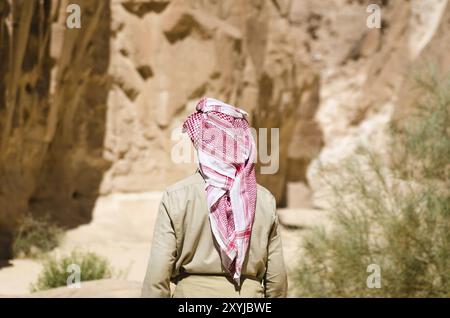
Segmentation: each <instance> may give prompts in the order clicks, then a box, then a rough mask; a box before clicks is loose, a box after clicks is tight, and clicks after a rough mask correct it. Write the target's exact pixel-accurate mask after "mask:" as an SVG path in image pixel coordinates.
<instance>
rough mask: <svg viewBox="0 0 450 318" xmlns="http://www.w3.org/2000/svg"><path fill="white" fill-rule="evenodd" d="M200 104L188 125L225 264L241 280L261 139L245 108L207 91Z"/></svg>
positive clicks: (253, 200)
mask: <svg viewBox="0 0 450 318" xmlns="http://www.w3.org/2000/svg"><path fill="white" fill-rule="evenodd" d="M196 109H197V112H196V113H194V114H192V115H190V116H189V117H188V118H187V119H186V121H185V122H184V124H183V131H185V132H187V133H188V135H189V137H190V138H191V140H192V142H193V144H194V146H195V148H196V149H197V153H198V160H199V166H200V171H201V173H202V175H203V178H204V179H205V182H206V189H205V190H206V200H207V203H208V208H209V212H210V213H209V219H210V223H211V229H212V232H213V235H214V238H215V239H216V241H217V243H218V245H219V247H220V252H221V259H222V264H223V265H224V267H225V268H226V270H227V271H228V272H229V273H230V274H231V276H232V277H233V279H234V280H235V281H236V282H237V283H238V284H240V277H241V272H242V264H243V262H244V259H245V256H246V253H247V250H248V247H249V242H250V235H251V231H252V225H253V219H254V217H255V208H256V177H255V160H254V159H255V153H256V147H255V143H254V141H253V136H252V134H251V131H250V126H249V124H248V121H247V119H246V118H245V117H246V115H247V113H246V112H244V111H243V110H241V109H238V108H236V107H233V106H231V105H228V104H226V103H224V102H221V101H219V100H216V99H213V98H207V97H204V98H202V99H201V100H200V101H199V102H198V104H197V107H196Z"/></svg>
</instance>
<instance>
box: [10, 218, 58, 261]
mask: <svg viewBox="0 0 450 318" xmlns="http://www.w3.org/2000/svg"><path fill="white" fill-rule="evenodd" d="M62 235H63V230H62V229H61V228H60V227H59V226H57V225H55V224H53V223H51V222H50V220H49V218H48V217H43V218H34V217H32V216H31V215H27V216H25V217H23V218H22V219H21V221H20V225H19V227H18V229H17V231H16V233H15V236H14V242H13V254H14V256H15V257H19V258H23V257H32V258H36V257H39V256H40V255H42V254H43V253H47V252H49V251H51V250H52V249H54V248H55V247H57V246H58V245H59V243H60V240H61V238H62Z"/></svg>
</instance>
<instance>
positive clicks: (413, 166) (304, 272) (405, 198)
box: [296, 72, 450, 297]
mask: <svg viewBox="0 0 450 318" xmlns="http://www.w3.org/2000/svg"><path fill="white" fill-rule="evenodd" d="M425 74H426V75H423V76H418V77H417V79H416V83H417V88H418V89H420V90H421V92H422V94H421V96H422V97H421V98H420V99H418V100H417V102H416V104H415V107H414V111H413V112H412V115H411V117H410V118H408V120H404V118H402V120H401V121H394V122H393V123H392V125H391V129H390V139H391V145H390V147H389V148H388V151H387V156H386V154H385V155H384V156H383V155H381V154H379V153H378V152H377V150H376V149H371V148H370V147H367V146H364V147H359V149H358V150H357V152H356V153H355V154H354V155H353V156H351V157H350V158H349V159H347V160H345V162H342V163H341V164H339V165H338V166H334V167H331V166H323V167H322V169H323V172H324V173H323V176H324V178H326V180H325V182H326V184H327V185H328V186H329V188H330V189H331V191H332V194H333V195H332V196H331V197H332V198H333V199H332V205H331V206H332V207H333V208H332V212H333V213H332V215H333V226H332V229H331V230H329V231H326V230H325V229H324V228H320V227H319V228H315V229H314V230H313V231H312V232H311V233H309V235H307V236H306V239H305V240H304V242H303V246H302V250H303V252H304V255H303V257H302V258H301V261H300V264H299V266H298V270H297V272H296V288H297V293H298V295H299V296H306V297H315V296H319V297H355V296H356V297H449V296H450V193H449V189H450V174H449V172H450V171H449V170H450V126H449V123H450V77H449V76H446V77H443V76H438V75H436V74H435V73H434V72H426V73H425ZM386 157H387V159H386ZM371 264H375V266H376V267H377V268H378V269H379V275H380V276H379V277H380V281H379V282H380V284H379V286H376V287H379V288H369V286H370V281H368V280H370V279H371V278H370V275H371V273H372V270H371V269H370V267H369V266H370V265H371Z"/></svg>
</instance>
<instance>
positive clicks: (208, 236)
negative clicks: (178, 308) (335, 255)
mask: <svg viewBox="0 0 450 318" xmlns="http://www.w3.org/2000/svg"><path fill="white" fill-rule="evenodd" d="M169 280H170V281H172V282H174V283H176V284H177V287H176V290H175V294H174V297H178V296H179V297H239V296H241V297H264V296H266V297H283V296H285V295H286V288H287V282H286V272H285V268H284V262H283V254H282V248H281V236H280V233H279V226H278V219H277V216H276V207H275V199H274V198H273V196H272V194H271V193H270V192H269V191H268V190H266V189H265V188H263V187H261V186H259V185H258V187H257V201H256V213H255V218H254V221H253V227H252V233H251V238H250V246H249V250H248V254H247V257H246V259H245V262H244V265H243V268H242V284H241V287H240V289H238V288H237V287H236V286H235V284H234V283H233V281H232V280H231V278H229V276H228V275H227V273H226V271H225V269H224V268H223V266H222V263H221V259H220V253H219V250H218V246H217V244H216V243H215V240H214V237H213V234H212V232H211V226H210V222H209V211H208V208H207V203H206V197H205V181H204V179H203V178H202V176H201V175H200V173H199V172H197V173H195V174H194V175H192V176H190V177H188V178H186V179H184V180H181V181H180V182H178V183H176V184H174V185H173V186H170V187H169V188H168V189H167V190H166V192H165V193H164V196H163V199H162V202H161V205H160V209H159V212H158V218H157V222H156V224H155V232H154V236H153V242H152V252H151V256H150V261H149V266H148V270H147V274H146V278H145V281H144V286H143V293H142V295H143V296H144V297H169V296H170V286H169V285H170V284H169Z"/></svg>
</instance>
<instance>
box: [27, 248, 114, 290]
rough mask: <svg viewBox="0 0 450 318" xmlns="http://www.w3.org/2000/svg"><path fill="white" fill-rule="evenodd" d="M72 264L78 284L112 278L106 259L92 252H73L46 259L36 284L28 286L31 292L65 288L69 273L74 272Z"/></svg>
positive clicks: (111, 271) (72, 281)
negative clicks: (76, 268) (76, 269)
mask: <svg viewBox="0 0 450 318" xmlns="http://www.w3.org/2000/svg"><path fill="white" fill-rule="evenodd" d="M73 264H74V265H76V266H77V267H78V268H79V279H80V282H84V281H91V280H98V279H106V278H111V277H112V276H113V270H112V268H111V266H110V264H109V262H108V260H107V259H106V258H104V257H101V256H99V255H97V254H95V253H92V252H81V251H73V252H72V253H70V254H69V255H66V256H62V257H57V256H51V257H48V259H47V260H46V261H45V262H44V268H43V270H42V272H41V274H40V275H39V277H38V280H37V282H36V283H34V284H32V285H31V286H30V289H31V291H32V292H35V291H42V290H47V289H51V288H56V287H61V286H67V284H68V279H70V278H71V277H70V276H69V274H70V272H73V273H75V272H76V271H75V270H74V269H73V268H72V267H71V266H73ZM68 273H69V274H68ZM75 280H76V278H75V276H74V279H73V280H71V281H70V282H71V283H74V282H75Z"/></svg>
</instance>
